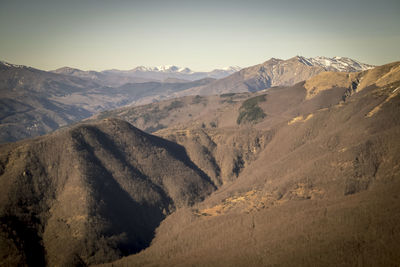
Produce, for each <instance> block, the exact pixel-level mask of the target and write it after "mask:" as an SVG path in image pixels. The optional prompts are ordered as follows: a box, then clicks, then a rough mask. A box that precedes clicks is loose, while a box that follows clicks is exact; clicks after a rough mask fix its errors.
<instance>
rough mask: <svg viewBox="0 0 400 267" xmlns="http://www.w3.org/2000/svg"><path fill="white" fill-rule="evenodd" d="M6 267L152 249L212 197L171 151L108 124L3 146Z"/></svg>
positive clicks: (0, 170) (204, 180)
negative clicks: (173, 219)
mask: <svg viewBox="0 0 400 267" xmlns="http://www.w3.org/2000/svg"><path fill="white" fill-rule="evenodd" d="M0 183H1V185H2V186H1V193H0V221H1V224H0V225H1V228H0V229H1V231H0V253H1V255H0V260H1V262H0V265H26V264H27V265H32V266H37V265H44V264H47V265H50V266H55V265H68V266H71V265H80V264H93V263H101V262H107V261H111V260H115V259H117V258H119V257H120V256H122V255H127V254H131V253H134V252H137V251H140V250H141V249H143V248H144V247H146V246H148V244H149V243H150V241H151V239H152V238H153V232H154V229H155V228H156V227H157V226H158V224H159V223H160V221H161V220H162V219H163V218H164V217H165V215H166V214H168V213H170V212H171V211H173V210H174V209H175V208H176V207H183V206H186V205H191V204H193V203H194V202H196V201H199V200H201V199H202V198H204V196H206V195H207V194H209V193H210V192H211V191H212V190H213V188H214V187H213V185H212V183H211V182H210V180H209V178H208V177H207V176H206V175H205V174H204V173H203V172H201V171H200V170H199V169H198V168H197V167H196V166H195V165H194V164H193V163H192V162H191V161H190V159H189V158H188V157H187V155H186V153H185V150H184V149H183V148H182V147H181V146H179V145H176V144H174V143H171V142H169V141H166V140H163V139H161V138H159V137H155V136H151V135H148V134H146V133H144V132H142V131H140V130H138V129H136V128H134V127H133V126H131V125H130V124H128V123H126V122H123V121H119V120H115V119H108V120H104V121H101V122H99V123H96V124H80V125H77V126H75V127H73V128H71V129H66V130H64V131H59V132H56V133H54V134H52V135H48V136H44V137H41V138H37V139H32V140H27V141H22V142H18V143H13V144H8V145H2V146H0Z"/></svg>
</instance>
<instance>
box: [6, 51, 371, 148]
mask: <svg viewBox="0 0 400 267" xmlns="http://www.w3.org/2000/svg"><path fill="white" fill-rule="evenodd" d="M371 67H372V66H371V65H367V64H363V63H360V62H358V61H355V60H352V59H349V58H340V57H335V58H325V57H316V58H304V57H294V58H291V59H289V60H280V59H270V60H268V61H266V62H265V63H263V64H260V65H256V66H252V67H248V68H244V69H241V70H239V69H240V68H239V67H229V68H226V69H223V70H214V71H211V72H193V71H192V70H190V69H188V68H179V67H176V66H164V67H154V68H146V67H137V68H135V69H132V70H130V71H120V70H108V71H103V72H95V71H81V70H78V69H72V68H61V69H58V70H56V71H53V72H46V71H41V70H38V69H34V68H31V67H26V66H21V65H13V64H10V63H6V62H1V63H0V91H1V99H0V101H1V103H2V105H1V107H0V109H1V110H2V113H1V115H2V116H1V118H0V129H1V133H0V143H4V142H10V141H16V140H20V139H23V138H27V137H34V136H38V135H42V134H45V133H48V132H51V131H54V130H55V129H57V128H59V127H63V126H66V125H69V124H72V123H74V122H77V121H79V120H82V119H84V118H87V117H89V116H92V115H94V114H95V113H97V112H101V111H104V110H110V109H113V108H118V107H121V106H125V105H140V104H146V103H151V102H156V101H160V100H163V99H168V98H174V97H180V96H185V95H213V94H222V93H232V92H246V91H247V92H255V91H260V90H264V89H266V88H269V87H271V86H279V85H293V84H295V83H297V82H300V81H303V80H306V79H309V78H311V77H312V76H314V75H316V74H318V73H321V72H326V71H344V70H345V71H362V70H365V69H368V68H371ZM237 70H239V71H237ZM230 73H233V74H231V75H229V76H227V77H225V76H226V75H228V74H230ZM204 77H208V78H204ZM211 77H225V78H221V79H218V80H215V79H214V78H211ZM197 78H203V79H200V80H196V81H191V80H192V79H197ZM160 79H161V80H163V81H159V80H160ZM182 79H185V80H182ZM188 80H189V81H188Z"/></svg>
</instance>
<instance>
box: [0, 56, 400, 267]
mask: <svg viewBox="0 0 400 267" xmlns="http://www.w3.org/2000/svg"><path fill="white" fill-rule="evenodd" d="M267 62H268V63H266V65H269V64H272V63H271V62H274V60H272V59H271V60H270V61H267ZM277 62H279V64H281V65H276V66H278V67H275V68H280V69H281V70H282V71H280V72H281V73H282V76H280V78H279V79H280V80H279V81H278V80H274V81H273V82H272V80H273V79H271V76H266V75H267V74H268V73H269V72H268V71H266V70H265V69H266V66H264V67H262V68H264V71H263V72H262V73H264V74H263V75H264V76H263V75H260V74H259V72H260V69H261V66H257V67H250V68H245V69H242V70H240V71H239V72H237V73H234V74H232V75H231V76H228V77H226V78H222V79H219V80H212V79H206V80H197V81H192V82H177V83H159V82H145V83H139V84H137V83H132V84H131V83H129V84H126V85H124V86H122V87H120V88H119V89H117V92H121V93H120V94H121V95H123V94H124V93H125V92H128V91H131V97H132V98H131V100H132V101H137V102H136V103H138V104H139V103H141V102H140V101H143V102H142V103H145V104H144V105H138V106H135V105H128V106H122V107H118V108H117V109H110V110H108V108H104V109H107V110H106V111H102V110H103V109H98V111H102V112H99V113H96V114H95V108H93V106H91V105H92V104H91V103H86V102H85V101H86V100H84V101H83V100H82V99H84V98H80V97H73V95H75V96H76V95H80V94H81V92H79V90H83V89H75V88H78V87H74V88H72V89H71V90H70V91H69V92H68V94H65V95H62V94H61V93H60V92H59V91H56V92H55V93H52V94H51V96H49V98H48V99H51V101H55V102H57V103H64V104H65V105H67V104H68V105H71V106H79V107H81V108H83V109H85V110H87V111H88V114H87V115H85V116H84V118H81V119H83V120H82V121H80V122H77V121H78V120H79V119H78V118H76V120H74V121H73V120H71V123H72V125H70V126H65V127H63V128H61V129H58V130H55V129H56V128H57V127H55V128H54V129H52V130H55V131H54V132H51V133H49V134H46V135H43V136H38V137H35V138H32V139H26V140H21V141H18V142H13V143H5V144H2V145H0V174H1V175H0V183H1V184H2V187H1V194H0V195H1V197H0V217H1V222H2V224H1V232H0V248H1V249H0V251H1V257H0V259H1V262H0V263H1V265H10V266H17V265H28V266H31V265H32V266H34V265H35V264H39V265H48V266H54V265H62V266H82V265H83V266H85V265H96V266H161V265H162V266H249V265H251V266H310V265H314V266H315V265H316V266H319V265H323V266H338V265H343V266H355V265H360V266H364V265H373V266H392V265H393V266H395V265H396V263H397V262H399V261H400V247H399V245H398V242H397V240H398V239H399V238H400V228H399V226H398V225H399V224H398V222H399V220H400V217H399V214H400V212H399V211H400V205H399V204H398V203H399V202H398V194H397V192H398V190H399V189H400V183H399V179H400V165H399V162H400V158H399V157H400V156H399V155H400V153H399V152H400V142H399V140H398V136H399V134H400V121H399V111H400V109H399V106H400V95H399V92H400V90H399V88H400V63H399V62H393V63H390V64H386V65H383V66H378V67H374V68H372V66H369V67H366V68H365V69H362V70H358V71H356V72H338V71H331V70H329V71H327V70H328V69H323V68H322V67H321V66H320V65H316V66H309V65H308V64H310V62H311V61H306V60H305V59H304V58H299V57H295V58H292V59H290V60H287V61H286V62H284V63H285V64H286V65H283V66H282V64H283V63H282V62H283V61H279V60H278V61H277ZM290 64H293V65H290ZM287 66H295V68H300V67H301V68H302V69H303V70H302V72H301V73H303V74H304V75H305V76H301V77H298V78H297V77H292V78H285V77H288V75H289V73H290V72H292V73H294V72H293V70H292V69H287V70H286V69H285V68H287ZM254 68H255V69H256V71H255V72H256V73H258V74H256V75H255V76H254V77H259V78H249V79H242V78H241V81H240V82H236V81H234V82H233V81H232V79H233V78H235V77H237V75H240V76H242V77H244V76H246V75H250V74H249V73H250V72H251V71H252V70H253V69H254ZM271 68H272V69H274V67H273V66H272V67H271ZM297 71H299V72H297ZM296 72H297V73H300V69H296ZM243 75H244V76H243ZM268 75H270V74H268ZM285 75H286V76H285ZM54 77H63V79H67V78H66V77H68V79H72V78H71V76H54ZM246 77H247V76H246ZM261 77H263V78H261ZM267 77H269V78H267ZM274 77H275V78H274V79H278V78H277V76H274ZM73 79H79V80H77V81H76V83H78V81H79V82H83V81H85V82H87V83H89V84H91V86H93V89H88V91H85V94H86V97H87V99H91V100H92V101H96V100H95V99H96V98H95V97H94V96H92V95H91V94H92V93H93V92H95V93H93V95H95V94H97V93H99V92H102V90H106V89H105V87H103V89H98V88H97V87H96V86H98V85H97V84H95V83H94V81H90V80H87V79H84V80H80V79H81V78H76V77H75V78H73ZM257 79H258V80H257ZM263 79H264V80H263ZM268 79H270V80H269V81H271V82H266V81H268ZM297 79H298V80H297ZM250 80H252V81H254V83H252V82H250ZM68 82H69V81H68ZM220 83H223V84H225V85H226V87H223V86H222V87H219V88H222V89H221V90H213V89H212V88H213V86H219V85H218V84H220ZM144 84H146V85H147V86H145V87H142V86H143V85H144ZM155 84H157V85H155ZM233 84H236V85H237V86H233ZM249 84H252V85H251V86H255V87H251V86H250V87H249V86H248V85H249ZM231 85H232V87H230V86H231ZM242 86H246V87H242ZM210 88H211V89H210ZM224 88H230V89H229V90H228V89H224ZM90 90H93V91H90ZM118 90H119V91H118ZM124 90H126V91H124ZM189 91H191V92H190V94H189V93H188V92H189ZM132 92H134V93H132ZM181 93H182V95H180V94H181ZM112 97H115V95H112ZM74 99H78V100H77V101H75V100H74ZM123 99H126V97H123ZM134 99H136V100H134ZM155 99H157V100H156V101H155ZM68 101H70V102H68ZM99 101H100V100H99ZM146 101H148V102H147V103H146ZM66 103H67V104H66ZM113 107H114V106H113ZM115 107H116V106H115ZM21 109H22V107H21ZM35 112H36V111H35ZM14 116H16V115H14ZM150 133H151V134H150Z"/></svg>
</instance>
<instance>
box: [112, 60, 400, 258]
mask: <svg viewBox="0 0 400 267" xmlns="http://www.w3.org/2000/svg"><path fill="white" fill-rule="evenodd" d="M389 69H391V68H389ZM383 75H385V74H383ZM379 78H380V77H378V79H379ZM378 79H377V80H378ZM396 79H397V82H393V83H390V84H386V85H385V86H376V85H371V86H368V87H365V88H364V89H363V90H362V91H359V92H357V91H355V92H353V91H351V93H350V94H349V92H348V89H349V88H340V87H335V88H331V89H329V90H324V91H321V92H320V93H319V94H317V95H316V96H315V97H313V98H311V99H307V98H306V95H307V90H306V89H305V88H304V87H303V88H302V87H301V86H297V87H296V86H295V87H292V88H286V89H282V90H281V91H280V92H279V90H275V91H268V92H267V101H266V102H263V103H260V106H262V107H263V110H264V111H265V113H266V114H267V117H266V118H265V119H264V120H263V121H262V122H260V123H258V124H256V125H254V126H253V128H254V130H257V131H260V132H262V131H268V132H272V133H273V135H272V138H271V139H270V140H268V142H267V143H266V145H265V147H262V148H261V149H260V151H258V152H257V155H256V156H255V157H254V158H253V159H252V160H249V161H247V162H245V163H244V166H243V169H241V172H240V173H239V177H238V178H237V179H236V180H235V181H234V182H229V183H225V184H223V185H222V186H221V188H220V189H219V190H218V191H216V192H215V193H213V194H212V195H211V196H210V197H209V198H207V199H206V200H205V201H204V202H202V203H200V204H199V205H198V206H197V207H195V208H192V209H182V210H179V211H177V212H176V213H174V214H172V215H171V216H169V217H168V218H167V219H166V220H165V221H163V223H162V224H161V226H160V227H159V228H158V229H157V235H156V238H155V240H153V242H152V245H151V246H150V247H149V248H148V249H146V250H145V251H143V252H141V253H139V254H137V255H134V256H130V257H127V258H124V259H122V260H120V261H117V262H114V263H113V264H114V266H124V265H126V264H127V265H129V266H135V265H136V266H154V265H162V266H188V265H207V266H209V265H211V266H221V265H222V266H233V265H240V266H249V265H255V266H274V265H277V266H299V265H300V266H310V265H312V266H319V265H324V266H325V265H327V266H337V265H344V266H354V265H371V266H396V264H398V262H399V261H400V247H399V244H398V239H399V238H400V228H399V222H400V217H399V214H400V204H399V203H400V202H399V201H398V191H399V189H400V182H399V181H400V180H399V179H400V165H399V162H400V142H399V139H398V136H399V134H400V120H399V118H400V117H399V115H400V114H399V112H400V109H399V107H400V95H399V92H400V89H399V88H400V82H398V80H400V77H399V76H397V78H396ZM396 79H394V80H396ZM350 89H351V88H350ZM342 96H345V97H344V98H342ZM278 99H280V100H281V101H280V102H276V101H278ZM332 99H335V100H332ZM342 99H344V100H345V101H344V102H343V101H342ZM272 100H275V101H272ZM286 101H288V102H287V103H290V105H283V104H284V103H285V102H286ZM335 102H336V103H335ZM377 107H379V109H376V108H377ZM372 111H374V112H372ZM371 112H372V115H371ZM296 118H297V119H296ZM294 119H295V120H294ZM250 126H251V125H247V127H250ZM243 127H244V126H240V127H239V129H241V128H243ZM182 130H183V129H182ZM216 130H220V131H221V132H222V131H223V129H216ZM167 131H168V130H164V131H161V132H159V133H158V134H162V135H163V136H164V134H166V132H167ZM193 131H194V130H193ZM187 133H191V132H190V131H187ZM206 133H207V135H208V136H209V137H211V140H212V141H213V142H214V143H215V144H216V148H214V151H217V150H218V145H220V146H221V144H219V143H218V142H215V141H214V140H215V139H213V137H214V136H213V134H212V132H211V131H207V132H206ZM168 134H169V135H170V136H169V138H171V139H172V138H176V140H177V141H178V142H179V143H181V144H184V145H185V146H187V144H186V142H187V143H190V144H191V145H194V144H197V145H203V146H206V147H207V143H210V141H209V140H208V141H207V140H206V138H204V137H202V138H200V137H196V138H192V137H190V136H192V135H189V134H186V136H189V137H188V138H182V136H178V134H176V135H175V136H174V133H173V131H171V132H169V133H168ZM238 134H239V132H238ZM203 139H204V140H206V141H201V140H203ZM236 140H237V139H236ZM231 144H232V143H231ZM231 144H229V145H228V146H227V147H226V148H225V149H226V150H225V151H226V154H227V155H229V154H232V153H231V151H230V150H229V149H228V147H229V146H230V145H231ZM220 149H222V148H220ZM189 151H190V150H189ZM189 153H190V152H189ZM213 155H216V153H215V154H213ZM200 156H201V154H200V153H198V154H197V157H200ZM191 158H192V160H193V161H194V162H195V163H196V162H199V161H200V159H197V158H196V157H195V156H193V155H191ZM214 158H216V157H214ZM202 160H205V159H204V158H203V159H202ZM217 162H218V161H217ZM198 165H199V166H201V164H198ZM204 166H205V164H204ZM219 166H221V165H219ZM204 169H205V170H206V168H205V167H204ZM222 180H223V178H222Z"/></svg>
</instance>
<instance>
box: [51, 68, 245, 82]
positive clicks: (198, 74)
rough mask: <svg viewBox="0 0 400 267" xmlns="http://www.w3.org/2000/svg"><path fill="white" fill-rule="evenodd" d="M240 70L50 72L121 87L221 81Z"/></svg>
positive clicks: (63, 69)
mask: <svg viewBox="0 0 400 267" xmlns="http://www.w3.org/2000/svg"><path fill="white" fill-rule="evenodd" d="M239 70H241V68H240V67H238V66H229V67H225V68H222V69H214V70H212V71H209V72H207V71H194V70H191V69H190V68H188V67H178V66H175V65H163V66H157V67H146V66H138V67H135V68H133V69H131V70H118V69H110V70H104V71H83V70H79V69H75V68H70V67H62V68H59V69H56V70H53V71H52V72H54V73H58V74H64V75H72V76H77V77H81V78H88V79H92V80H94V81H96V82H98V83H101V84H103V85H107V86H121V85H123V84H125V83H136V82H149V81H168V80H170V79H180V80H188V81H195V80H200V79H204V78H213V79H221V78H224V77H226V76H229V75H231V74H232V73H235V72H237V71H239Z"/></svg>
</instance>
